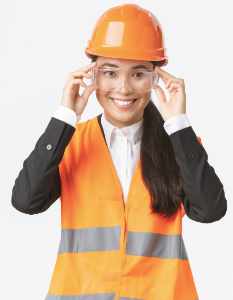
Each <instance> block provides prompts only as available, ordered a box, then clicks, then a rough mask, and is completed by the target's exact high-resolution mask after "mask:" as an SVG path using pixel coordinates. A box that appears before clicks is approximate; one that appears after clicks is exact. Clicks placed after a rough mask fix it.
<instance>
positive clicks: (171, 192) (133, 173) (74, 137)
mask: <svg viewBox="0 0 233 300" xmlns="http://www.w3.org/2000/svg"><path fill="white" fill-rule="evenodd" d="M139 33H140V35H139ZM86 54H87V55H88V56H89V57H90V58H91V59H92V63H91V64H89V65H88V66H85V67H84V68H81V69H79V70H77V71H74V72H72V73H70V75H69V77H68V80H67V83H66V85H65V88H64V91H63V97H62V103H61V106H60V107H59V109H58V110H57V111H56V112H55V113H54V115H53V118H52V119H51V121H50V123H49V125H48V127H47V128H46V130H45V132H44V133H43V135H42V136H41V137H40V139H39V140H38V142H37V144H36V146H35V149H34V150H33V151H32V153H31V154H30V156H29V157H28V158H27V159H26V160H25V161H24V166H23V169H22V170H21V172H20V174H19V176H18V178H17V179H16V181H15V185H14V188H13V193H12V205H13V206H14V207H15V208H16V209H18V210H19V211H22V212H24V213H28V214H35V213H40V212H42V211H45V210H46V209H48V208H49V207H50V205H51V204H52V203H53V202H54V201H55V200H56V199H57V198H58V197H61V241H60V245H59V250H58V256H57V261H56V265H55V268H54V272H53V276H52V279H51V283H50V287H49V292H48V295H47V297H46V299H47V300H52V299H53V300H55V299H66V300H67V299H72V300H74V299H101V300H102V299H112V300H113V299H114V300H116V299H121V300H123V299H124V300H126V299H135V300H136V299H137V300H139V299H140V300H142V299H145V300H154V299H156V300H174V299H177V300H197V299H198V294H197V290H196V287H195V284H194V280H193V276H192V271H191V268H190V264H189V260H188V255H187V252H186V249H185V245H184V242H183V238H182V218H183V216H184V215H185V214H186V215H187V216H188V217H189V218H190V219H192V220H195V221H197V222H202V223H210V222H214V221H217V220H219V219H220V218H222V217H223V216H224V215H225V213H226V209H227V203H226V199H225V194H224V190H223V185H222V183H221V182H220V180H219V178H218V176H217V175H216V174H215V171H214V169H213V167H211V166H210V165H209V163H208V161H207V159H208V157H207V153H206V151H205V149H204V147H203V145H202V144H201V141H200V138H198V137H197V136H196V135H195V132H194V131H193V129H192V127H191V126H190V124H189V120H188V118H187V115H186V97H185V83H184V80H183V79H180V78H177V77H175V76H173V75H171V74H170V73H168V72H166V71H165V70H163V69H162V68H161V66H163V65H166V64H167V57H166V56H165V54H164V45H163V37H162V31H161V28H160V25H159V23H158V20H157V19H156V18H155V16H153V15H152V14H151V13H150V12H148V11H147V10H145V9H143V8H141V7H140V6H138V5H134V4H125V5H120V6H116V7H113V8H111V9H109V10H108V11H106V12H105V13H104V14H103V15H102V16H101V18H100V19H99V21H98V22H97V24H96V27H95V30H94V33H93V35H92V39H91V40H90V42H89V45H88V47H87V48H86ZM158 77H159V78H160V79H161V80H162V81H163V82H164V83H165V88H166V89H167V91H168V93H169V99H167V98H166V95H165V93H164V90H163V89H162V88H161V86H159V84H158V80H156V79H158ZM85 79H92V80H93V82H92V83H91V84H90V85H87V84H86V83H85V81H84V80H85ZM80 86H82V87H83V88H84V92H83V93H82V94H80ZM152 89H154V90H155V92H156V93H157V96H158V101H159V106H160V111H158V109H157V107H156V106H155V105H154V104H153V102H152V99H151V90H152ZM93 91H95V92H96V97H97V99H98V102H99V103H100V105H101V106H102V107H103V111H104V112H103V114H100V115H98V116H95V117H94V118H91V119H89V120H87V121H84V122H77V121H79V120H80V117H81V115H82V113H83V111H84V109H85V107H86V104H87V101H88V98H89V96H90V95H91V93H92V92H93ZM168 100H169V101H168ZM76 122H77V124H76Z"/></svg>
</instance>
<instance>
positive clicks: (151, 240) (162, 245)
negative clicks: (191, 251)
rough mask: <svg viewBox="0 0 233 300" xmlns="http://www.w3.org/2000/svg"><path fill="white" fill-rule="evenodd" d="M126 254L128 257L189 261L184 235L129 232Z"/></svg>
mask: <svg viewBox="0 0 233 300" xmlns="http://www.w3.org/2000/svg"><path fill="white" fill-rule="evenodd" d="M126 252H127V254H128V255H141V256H156V257H161V258H179V259H188V256H187V252H186V249H185V245H184V241H183V237H182V235H164V234H159V233H151V232H132V231H129V232H128V238H127V245H126Z"/></svg>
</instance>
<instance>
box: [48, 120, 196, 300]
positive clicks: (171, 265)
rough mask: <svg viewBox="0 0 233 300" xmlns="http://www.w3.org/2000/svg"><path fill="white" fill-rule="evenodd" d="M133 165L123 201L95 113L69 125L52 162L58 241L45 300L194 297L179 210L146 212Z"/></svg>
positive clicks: (193, 299) (142, 189) (146, 198)
mask: <svg viewBox="0 0 233 300" xmlns="http://www.w3.org/2000/svg"><path fill="white" fill-rule="evenodd" d="M140 162H141V160H138V162H137V165H136V168H135V171H134V175H133V177H132V181H131V186H130V190H129V194H128V197H127V201H126V202H124V200H123V193H122V188H121V184H120V181H119V178H118V176H117V173H116V170H115V167H114V164H113V161H112V158H111V154H110V152H109V149H108V146H107V145H106V143H105V140H104V136H103V134H102V131H101V128H100V126H99V123H98V119H97V116H96V117H94V118H92V119H89V120H87V121H84V122H79V123H77V124H76V131H75V133H74V135H73V136H72V138H71V140H70V142H69V144H68V145H67V147H66V149H65V152H64V155H63V158H62V160H61V162H60V164H59V172H60V176H61V197H60V200H61V240H60V245H59V250H58V254H57V260H56V264H55V267H54V271H53V275H52V278H51V282H50V287H49V291H48V294H47V297H46V300H197V299H198V295H197V291H196V288H195V284H194V280H193V276H192V271H191V268H190V264H189V260H188V256H187V252H186V249H185V245H184V241H183V237H182V217H183V215H184V213H185V212H184V207H183V205H181V206H180V208H179V209H178V210H177V212H176V213H175V215H174V216H172V217H170V218H169V219H165V218H164V217H162V216H160V215H159V214H155V213H152V212H151V208H150V195H149V192H148V190H147V188H146V186H145V185H144V182H143V180H142V177H141V164H140Z"/></svg>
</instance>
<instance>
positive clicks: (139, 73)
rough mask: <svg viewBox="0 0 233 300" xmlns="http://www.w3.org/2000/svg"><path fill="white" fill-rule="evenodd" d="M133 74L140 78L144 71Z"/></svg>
mask: <svg viewBox="0 0 233 300" xmlns="http://www.w3.org/2000/svg"><path fill="white" fill-rule="evenodd" d="M134 75H135V77H136V78H141V77H143V76H144V75H145V73H144V72H136V73H135V74H134Z"/></svg>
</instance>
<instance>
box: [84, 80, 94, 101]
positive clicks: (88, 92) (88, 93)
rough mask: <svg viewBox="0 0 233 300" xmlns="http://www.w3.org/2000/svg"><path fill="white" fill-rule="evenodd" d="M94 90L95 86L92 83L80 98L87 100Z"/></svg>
mask: <svg viewBox="0 0 233 300" xmlns="http://www.w3.org/2000/svg"><path fill="white" fill-rule="evenodd" d="M95 89H96V85H95V84H94V83H93V84H91V85H88V86H87V88H86V89H85V90H84V91H83V93H82V95H81V97H82V98H84V99H87V98H88V97H89V96H90V94H91V93H92V92H93V91H94V90H95Z"/></svg>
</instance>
